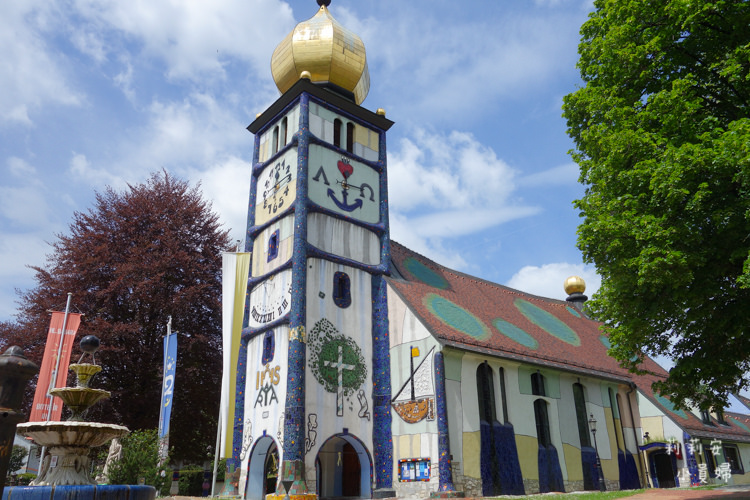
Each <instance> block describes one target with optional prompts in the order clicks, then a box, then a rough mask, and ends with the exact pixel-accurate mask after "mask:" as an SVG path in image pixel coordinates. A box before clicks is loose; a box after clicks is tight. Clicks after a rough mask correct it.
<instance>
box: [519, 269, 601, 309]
mask: <svg viewBox="0 0 750 500" xmlns="http://www.w3.org/2000/svg"><path fill="white" fill-rule="evenodd" d="M570 276H580V277H581V278H583V280H584V281H585V282H586V292H585V294H586V295H587V296H588V297H591V296H592V295H593V294H594V293H595V292H596V291H597V290H598V289H599V287H600V286H601V282H602V280H601V277H599V275H598V274H596V271H595V270H594V269H593V268H591V267H588V266H584V265H583V264H569V263H567V262H558V263H553V264H543V265H541V266H525V267H523V268H521V270H519V271H518V272H517V273H516V274H514V275H513V276H512V277H511V278H510V280H508V282H507V283H506V286H509V287H511V288H515V289H516V290H522V291H524V292H527V293H530V294H533V295H539V296H540V297H550V298H553V299H560V300H564V299H565V298H566V297H567V294H566V293H565V290H564V289H563V284H564V283H565V280H566V279H567V278H569V277H570Z"/></svg>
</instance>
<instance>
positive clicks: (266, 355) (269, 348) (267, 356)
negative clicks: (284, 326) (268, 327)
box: [261, 331, 276, 365]
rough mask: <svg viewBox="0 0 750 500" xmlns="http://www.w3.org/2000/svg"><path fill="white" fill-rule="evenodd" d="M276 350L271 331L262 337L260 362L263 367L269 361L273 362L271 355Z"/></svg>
mask: <svg viewBox="0 0 750 500" xmlns="http://www.w3.org/2000/svg"><path fill="white" fill-rule="evenodd" d="M275 350H276V340H275V338H274V335H273V331H268V332H266V335H265V337H263V359H262V360H261V362H262V363H263V364H264V365H267V364H268V363H270V362H271V361H273V355H274V351H275Z"/></svg>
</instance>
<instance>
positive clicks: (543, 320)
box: [513, 299, 581, 347]
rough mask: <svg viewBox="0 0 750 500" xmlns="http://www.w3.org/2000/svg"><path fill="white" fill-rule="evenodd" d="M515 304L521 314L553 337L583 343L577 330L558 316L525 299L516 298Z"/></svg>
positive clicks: (572, 342) (576, 344)
mask: <svg viewBox="0 0 750 500" xmlns="http://www.w3.org/2000/svg"><path fill="white" fill-rule="evenodd" d="M513 304H514V305H515V306H516V308H517V309H518V310H519V311H521V314H523V315H524V316H526V319H528V320H529V321H531V322H532V323H534V324H535V325H536V326H538V327H539V328H541V329H542V330H544V331H545V332H547V333H549V334H550V335H552V336H553V337H555V338H558V339H560V340H562V341H563V342H567V343H568V344H570V345H572V346H575V347H579V346H580V345H581V339H580V338H578V335H577V334H576V332H574V331H573V329H572V328H570V327H569V326H568V325H566V324H565V323H563V322H562V320H560V319H559V318H557V316H554V315H553V314H552V313H550V312H547V311H545V310H544V309H542V308H541V307H537V306H535V305H534V304H532V303H531V302H528V301H526V300H523V299H516V300H515V301H514V302H513Z"/></svg>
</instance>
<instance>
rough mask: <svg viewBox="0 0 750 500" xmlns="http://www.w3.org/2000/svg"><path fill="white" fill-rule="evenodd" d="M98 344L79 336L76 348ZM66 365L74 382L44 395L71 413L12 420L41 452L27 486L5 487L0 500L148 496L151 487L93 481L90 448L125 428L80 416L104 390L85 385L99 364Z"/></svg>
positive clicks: (133, 499) (144, 499)
mask: <svg viewBox="0 0 750 500" xmlns="http://www.w3.org/2000/svg"><path fill="white" fill-rule="evenodd" d="M92 339H93V340H92ZM98 347H99V340H98V339H96V338H95V337H92V336H89V337H85V338H84V339H83V340H82V341H81V348H82V349H83V350H84V351H85V352H87V353H91V354H92V356H93V353H94V352H96V349H98ZM82 357H83V356H82ZM70 369H71V370H72V371H74V372H75V374H76V377H77V385H76V387H61V388H56V389H52V390H50V394H52V395H54V396H57V397H59V398H61V399H62V400H63V403H64V404H65V406H67V407H68V408H70V409H71V410H72V412H73V415H72V416H71V417H70V419H69V420H67V421H65V422H27V423H24V424H18V426H17V431H18V432H19V433H20V434H23V435H25V436H27V437H29V438H31V439H32V440H33V441H34V442H35V443H36V444H38V445H40V446H44V447H45V448H46V449H47V452H46V454H45V457H44V460H43V462H42V464H41V467H40V470H39V475H38V476H37V478H36V479H35V480H34V481H32V483H31V485H30V486H16V487H13V488H5V489H4V490H3V497H2V499H0V500H154V498H156V489H155V488H154V487H153V486H140V485H138V486H133V485H98V484H96V482H95V481H94V480H93V479H92V478H91V459H90V458H89V454H90V452H91V448H96V447H99V446H103V445H105V444H107V443H108V442H109V441H110V440H112V439H114V438H121V437H123V436H125V435H126V434H128V432H130V431H129V430H128V428H127V427H124V426H122V425H115V424H103V423H99V422H84V421H83V416H84V415H85V413H86V410H88V408H89V407H91V405H93V404H94V403H96V402H97V401H99V400H101V399H104V398H108V397H109V395H110V393H109V392H108V391H104V390H101V389H94V388H91V387H89V382H90V380H91V378H92V377H93V376H94V375H96V374H97V373H99V372H100V371H101V369H102V368H101V366H99V365H95V364H72V365H70Z"/></svg>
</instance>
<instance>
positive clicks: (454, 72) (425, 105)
mask: <svg viewBox="0 0 750 500" xmlns="http://www.w3.org/2000/svg"><path fill="white" fill-rule="evenodd" d="M410 4H411V2H397V3H389V5H388V8H389V10H392V12H391V11H389V12H388V15H387V16H386V15H382V12H381V15H378V13H377V12H376V13H375V14H373V15H372V17H369V18H367V19H366V20H364V21H362V22H360V23H359V25H358V24H357V23H352V20H351V19H349V18H347V19H346V22H347V23H352V24H353V25H354V27H355V29H360V30H361V31H358V33H360V34H361V36H362V38H363V39H364V40H365V43H366V45H367V48H368V59H369V60H370V61H373V62H375V63H376V64H380V65H382V67H383V70H382V71H381V72H380V73H379V78H378V79H379V81H380V83H381V85H382V84H383V83H384V82H383V81H382V80H385V83H386V86H388V87H391V86H392V85H393V84H395V85H398V86H399V87H400V88H398V91H397V92H394V93H393V94H392V95H390V96H389V97H388V99H389V100H390V101H396V104H395V106H394V104H393V103H392V102H389V103H387V105H388V106H389V107H395V108H396V109H398V110H399V111H400V112H401V113H403V115H404V116H408V117H409V119H419V117H420V116H425V115H429V116H431V119H432V120H438V121H442V122H446V121H455V119H457V118H458V119H461V117H463V118H464V119H476V116H477V115H486V114H487V113H488V111H490V110H492V109H493V106H492V103H493V102H495V101H497V100H498V99H500V98H502V99H509V98H512V99H518V98H519V95H525V94H530V93H533V92H537V91H539V90H540V88H543V87H544V86H545V85H547V84H548V83H549V82H552V81H554V80H555V79H559V78H560V74H561V73H563V72H565V71H567V70H568V69H569V68H571V67H574V66H575V53H574V52H572V53H571V52H570V51H569V50H568V48H569V47H570V46H571V44H572V43H575V41H576V40H577V38H578V35H577V30H575V29H574V28H573V27H574V26H576V25H578V24H580V23H575V22H570V19H571V18H575V19H580V21H581V22H582V21H583V20H585V15H584V14H583V13H582V12H580V11H570V12H569V11H562V12H561V11H557V10H554V11H553V10H551V9H550V10H543V11H540V10H529V11H528V12H525V13H523V14H521V13H508V14H507V15H505V16H503V17H500V18H497V17H493V19H492V20H491V21H484V20H481V18H480V19H479V20H474V21H473V22H456V23H450V22H449V23H446V20H445V19H444V18H442V17H441V16H440V14H438V13H433V12H431V11H430V8H427V9H426V10H425V7H424V6H422V7H421V8H420V6H419V5H410ZM563 18H564V19H563ZM462 21H464V20H462ZM490 22H491V23H492V24H489V23H490ZM405 80H406V81H407V82H408V83H407V84H406V85H404V81H405ZM391 82H392V83H391ZM389 84H390V85H389ZM436 109H437V110H439V112H438V113H436V112H435V110H436Z"/></svg>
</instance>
